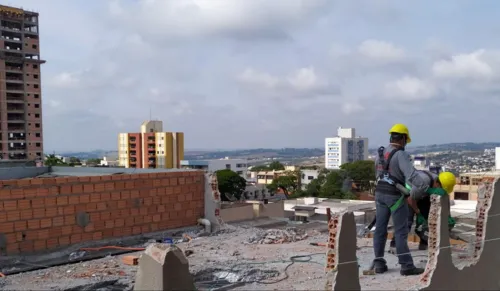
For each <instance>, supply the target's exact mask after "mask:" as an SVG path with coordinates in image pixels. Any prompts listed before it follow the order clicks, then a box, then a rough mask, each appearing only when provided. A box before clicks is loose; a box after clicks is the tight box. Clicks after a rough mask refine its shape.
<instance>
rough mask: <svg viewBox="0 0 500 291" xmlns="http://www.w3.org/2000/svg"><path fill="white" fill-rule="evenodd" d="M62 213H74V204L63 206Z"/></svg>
mask: <svg viewBox="0 0 500 291" xmlns="http://www.w3.org/2000/svg"><path fill="white" fill-rule="evenodd" d="M63 209H64V212H63V213H64V215H71V214H75V206H74V205H68V206H65V207H64V208H63Z"/></svg>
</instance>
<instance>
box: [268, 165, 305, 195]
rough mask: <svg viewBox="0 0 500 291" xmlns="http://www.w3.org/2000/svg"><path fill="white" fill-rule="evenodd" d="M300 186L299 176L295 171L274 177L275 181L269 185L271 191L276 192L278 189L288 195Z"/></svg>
mask: <svg viewBox="0 0 500 291" xmlns="http://www.w3.org/2000/svg"><path fill="white" fill-rule="evenodd" d="M298 187H299V177H298V174H297V173H296V172H294V171H289V172H286V173H285V174H283V175H280V176H278V177H276V178H275V179H273V182H272V183H271V184H269V185H267V189H268V190H269V192H270V193H276V192H278V190H281V191H283V193H284V194H285V195H286V196H289V195H290V194H291V193H294V192H295V191H296V190H297V189H298Z"/></svg>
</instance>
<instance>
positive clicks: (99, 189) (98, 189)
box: [94, 183, 106, 192]
mask: <svg viewBox="0 0 500 291" xmlns="http://www.w3.org/2000/svg"><path fill="white" fill-rule="evenodd" d="M105 190H106V187H105V186H104V183H98V184H94V191H95V192H103V191H105Z"/></svg>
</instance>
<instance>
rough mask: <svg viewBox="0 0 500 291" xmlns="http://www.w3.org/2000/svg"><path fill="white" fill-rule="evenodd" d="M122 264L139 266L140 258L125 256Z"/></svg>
mask: <svg viewBox="0 0 500 291" xmlns="http://www.w3.org/2000/svg"><path fill="white" fill-rule="evenodd" d="M122 263H124V264H125V265H130V266H135V265H138V264H139V258H138V257H136V256H124V257H123V258H122Z"/></svg>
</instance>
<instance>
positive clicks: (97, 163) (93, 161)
mask: <svg viewBox="0 0 500 291" xmlns="http://www.w3.org/2000/svg"><path fill="white" fill-rule="evenodd" d="M100 163H101V159H87V165H89V164H90V165H99V164H100Z"/></svg>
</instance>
